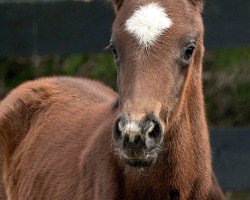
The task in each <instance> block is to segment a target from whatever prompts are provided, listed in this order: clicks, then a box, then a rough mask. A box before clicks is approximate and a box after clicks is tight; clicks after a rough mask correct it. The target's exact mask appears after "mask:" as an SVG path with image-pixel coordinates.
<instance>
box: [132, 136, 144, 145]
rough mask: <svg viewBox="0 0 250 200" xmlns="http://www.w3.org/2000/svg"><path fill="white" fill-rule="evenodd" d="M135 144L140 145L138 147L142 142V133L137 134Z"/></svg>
mask: <svg viewBox="0 0 250 200" xmlns="http://www.w3.org/2000/svg"><path fill="white" fill-rule="evenodd" d="M134 144H135V145H136V146H138V147H139V146H140V145H141V144H142V138H141V136H140V135H136V136H135V139H134Z"/></svg>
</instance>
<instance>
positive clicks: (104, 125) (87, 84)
mask: <svg viewBox="0 0 250 200" xmlns="http://www.w3.org/2000/svg"><path fill="white" fill-rule="evenodd" d="M113 4H114V8H115V10H116V18H115V21H114V24H113V34H112V39H111V42H110V48H111V49H112V51H113V53H114V55H115V62H116V64H117V66H118V88H119V95H118V94H116V93H115V92H113V91H112V90H111V89H109V88H107V87H106V86H104V85H102V84H100V83H98V82H94V81H90V80H86V79H84V80H82V79H74V78H65V77H59V78H49V79H40V80H36V81H32V82H28V83H25V84H23V85H21V86H20V87H18V88H17V89H15V90H13V91H12V92H11V93H10V94H9V95H8V96H7V97H6V98H5V99H4V100H3V101H2V102H1V104H0V135H1V137H2V140H3V143H4V149H3V150H4V166H3V179H4V183H5V188H6V193H7V196H8V199H9V200H14V199H84V200H92V199H96V200H112V199H124V200H140V199H141V200H144V199H145V200H147V199H149V200H154V199H155V200H220V199H223V195H222V192H221V190H220V188H219V186H218V185H217V182H216V178H215V177H214V175H213V172H212V168H211V155H210V144H209V135H208V130H207V125H206V119H205V113H204V101H203V94H202V82H201V80H202V77H201V74H202V66H201V63H202V57H203V51H204V49H203V24H202V18H201V10H202V1H201V0H178V1H177V0H158V1H152V0H114V1H113Z"/></svg>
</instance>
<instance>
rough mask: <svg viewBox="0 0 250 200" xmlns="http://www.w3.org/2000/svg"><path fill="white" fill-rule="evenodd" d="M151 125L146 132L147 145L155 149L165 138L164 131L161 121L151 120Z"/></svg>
mask: <svg viewBox="0 0 250 200" xmlns="http://www.w3.org/2000/svg"><path fill="white" fill-rule="evenodd" d="M149 123H150V126H149V128H148V129H147V132H146V140H145V143H146V146H147V148H149V149H154V148H156V147H157V146H159V145H160V144H161V142H162V140H163V131H162V127H161V125H160V123H159V122H158V121H157V120H155V119H153V120H152V119H151V120H150V122H149Z"/></svg>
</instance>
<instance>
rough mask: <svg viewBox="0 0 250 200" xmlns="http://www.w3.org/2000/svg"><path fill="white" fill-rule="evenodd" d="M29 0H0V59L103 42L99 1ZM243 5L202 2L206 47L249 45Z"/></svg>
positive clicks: (108, 20)
mask: <svg viewBox="0 0 250 200" xmlns="http://www.w3.org/2000/svg"><path fill="white" fill-rule="evenodd" d="M8 1H9V0H8ZM15 1H16V0H15ZM20 1H23V0H20ZM32 2H33V3H27V2H25V3H1V4H0V27H1V31H0V57H3V56H30V55H48V54H60V55H65V54H71V53H99V52H102V50H103V48H104V47H105V46H106V45H107V44H108V42H109V39H110V32H111V24H112V21H113V19H114V14H113V10H112V8H111V6H109V5H108V3H105V1H103V0H95V1H92V2H91V3H85V2H83V1H58V0H57V1H50V2H48V1H44V0H43V1H41V0H40V1H37V0H35V1H34V0H33V1H32ZM248 9H249V0H241V1H240V2H239V1H237V2H236V1H228V0H207V2H206V7H205V10H204V19H205V24H206V47H207V48H224V47H232V48H233V47H242V46H243V47H249V46H250V37H249V35H250V20H249V10H248Z"/></svg>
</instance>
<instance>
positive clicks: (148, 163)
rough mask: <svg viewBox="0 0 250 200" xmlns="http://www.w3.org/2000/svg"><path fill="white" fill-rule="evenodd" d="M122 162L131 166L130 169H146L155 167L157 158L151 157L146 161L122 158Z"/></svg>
mask: <svg viewBox="0 0 250 200" xmlns="http://www.w3.org/2000/svg"><path fill="white" fill-rule="evenodd" d="M121 159H122V161H123V162H124V163H125V164H126V165H128V166H130V167H134V168H145V167H150V166H151V165H153V164H154V163H155V161H156V157H155V156H154V157H153V156H150V157H148V158H145V159H138V158H125V157H122V158H121Z"/></svg>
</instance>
